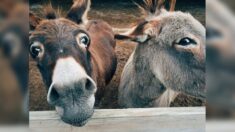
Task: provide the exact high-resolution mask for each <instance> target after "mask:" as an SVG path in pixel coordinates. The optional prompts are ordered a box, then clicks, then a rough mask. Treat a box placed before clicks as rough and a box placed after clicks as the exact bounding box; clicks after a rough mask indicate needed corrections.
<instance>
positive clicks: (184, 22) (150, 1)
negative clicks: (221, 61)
mask: <svg viewBox="0 0 235 132" xmlns="http://www.w3.org/2000/svg"><path fill="white" fill-rule="evenodd" d="M175 2H176V1H175V0H171V11H167V10H166V9H164V8H163V5H164V2H163V0H159V1H157V0H145V1H144V4H142V6H141V7H142V9H144V10H145V11H147V13H146V14H147V17H146V19H145V21H144V22H142V23H140V24H139V25H137V26H136V27H134V28H133V30H132V31H130V32H128V33H125V34H123V35H116V39H122V40H131V41H135V42H137V43H138V46H137V48H136V51H135V54H134V57H135V60H136V61H137V62H135V63H138V64H137V65H136V68H137V70H138V71H141V69H143V67H141V65H142V64H144V65H148V66H149V69H150V71H151V73H153V74H154V75H155V76H156V77H157V78H158V79H159V80H160V81H161V82H162V83H163V85H164V86H165V87H167V88H172V89H174V90H175V91H178V92H184V93H186V94H189V95H192V96H196V97H199V98H205V28H204V27H203V25H202V24H201V23H199V22H198V20H196V19H195V18H194V17H192V16H191V15H190V14H188V13H183V12H180V11H177V12H173V11H172V10H173V9H174V4H175ZM139 61H141V62H139ZM141 63H142V64H141ZM139 64H141V65H139Z"/></svg>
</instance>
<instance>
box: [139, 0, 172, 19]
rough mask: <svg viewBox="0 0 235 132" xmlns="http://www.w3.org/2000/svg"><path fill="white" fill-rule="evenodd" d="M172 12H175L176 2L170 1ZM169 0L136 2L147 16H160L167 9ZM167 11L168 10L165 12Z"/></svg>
mask: <svg viewBox="0 0 235 132" xmlns="http://www.w3.org/2000/svg"><path fill="white" fill-rule="evenodd" d="M168 1H169V4H170V11H174V9H175V4H176V0H168ZM166 2H167V0H143V1H138V2H135V3H136V4H137V6H138V7H139V8H140V9H141V10H142V12H143V13H144V14H145V15H146V16H152V15H159V14H161V13H162V10H161V9H165V4H166ZM165 11H166V10H165Z"/></svg>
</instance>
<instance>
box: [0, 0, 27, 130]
mask: <svg viewBox="0 0 235 132" xmlns="http://www.w3.org/2000/svg"><path fill="white" fill-rule="evenodd" d="M28 9H29V8H28V2H27V1H23V0H22V1H21V0H1V3H0V131H4V130H2V129H3V128H2V127H5V126H18V127H20V128H22V127H26V126H28V120H29V118H28V117H29V116H28V52H27V49H28V48H27V45H28V31H29V29H28V13H29V12H28V11H29V10H28ZM8 130H9V129H8ZM18 130H21V129H18Z"/></svg>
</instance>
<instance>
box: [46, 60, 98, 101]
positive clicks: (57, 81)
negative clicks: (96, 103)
mask: <svg viewBox="0 0 235 132" xmlns="http://www.w3.org/2000/svg"><path fill="white" fill-rule="evenodd" d="M84 78H87V79H89V80H90V81H91V82H92V83H93V84H94V85H95V87H96V83H95V82H94V80H93V79H92V78H91V77H90V76H88V75H87V73H86V71H85V69H84V68H83V67H82V66H81V65H80V64H79V63H78V62H77V61H76V60H75V59H74V58H72V57H67V58H61V59H58V60H57V62H56V65H55V69H54V72H53V75H52V84H51V86H50V88H49V90H48V94H47V101H48V102H50V97H49V96H50V93H51V90H52V88H53V85H56V86H59V87H63V86H68V85H70V84H73V83H75V82H77V81H79V80H80V79H84ZM95 91H96V89H95ZM95 91H94V92H95Z"/></svg>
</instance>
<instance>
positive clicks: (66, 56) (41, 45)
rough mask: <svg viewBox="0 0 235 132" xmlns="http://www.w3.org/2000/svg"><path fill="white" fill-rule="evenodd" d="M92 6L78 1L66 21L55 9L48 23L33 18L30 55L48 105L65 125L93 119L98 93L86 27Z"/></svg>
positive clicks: (49, 13)
mask: <svg viewBox="0 0 235 132" xmlns="http://www.w3.org/2000/svg"><path fill="white" fill-rule="evenodd" d="M89 6H90V0H74V4H73V6H72V7H71V9H70V11H69V12H68V15H67V17H66V18H57V15H56V14H55V12H53V10H52V8H48V9H47V10H46V14H45V16H46V18H47V19H42V18H39V17H37V16H35V15H34V14H32V13H31V14H30V27H31V29H32V30H33V31H32V32H31V36H30V53H31V56H32V58H34V60H35V61H36V62H37V65H38V68H39V70H40V72H41V74H42V77H43V80H44V82H45V84H46V86H47V87H48V93H47V101H48V102H49V104H51V105H54V106H55V107H56V110H57V112H58V113H59V115H60V116H61V119H62V120H63V121H65V122H67V123H69V124H73V125H77V126H81V125H84V124H85V123H86V121H87V120H88V119H89V118H90V117H91V116H92V114H93V111H94V102H95V92H96V89H97V87H96V83H95V82H94V80H93V79H92V77H91V74H92V67H91V57H90V51H89V46H90V42H91V40H90V37H89V34H88V32H87V31H86V29H85V27H84V23H85V21H86V20H85V19H86V14H87V11H88V9H89Z"/></svg>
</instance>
